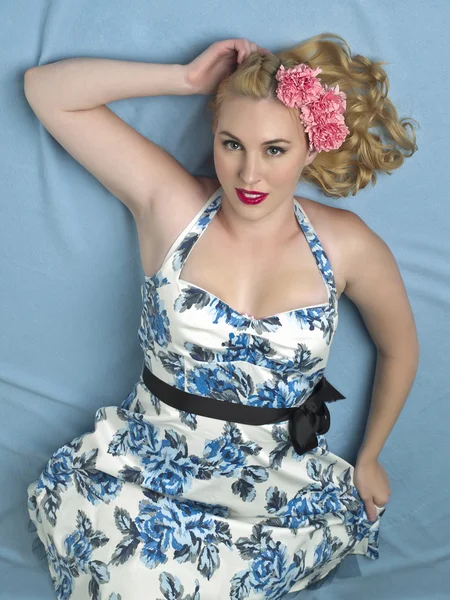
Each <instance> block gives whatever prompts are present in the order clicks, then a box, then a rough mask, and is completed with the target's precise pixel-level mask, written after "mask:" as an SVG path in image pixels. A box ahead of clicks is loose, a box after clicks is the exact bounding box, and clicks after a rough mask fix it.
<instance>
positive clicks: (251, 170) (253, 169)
mask: <svg viewBox="0 0 450 600" xmlns="http://www.w3.org/2000/svg"><path fill="white" fill-rule="evenodd" d="M259 170H260V167H259V162H258V157H257V156H252V155H250V154H247V155H246V156H245V157H243V158H242V164H241V168H240V178H241V179H242V181H245V183H246V184H247V185H254V184H256V183H258V181H260V174H259Z"/></svg>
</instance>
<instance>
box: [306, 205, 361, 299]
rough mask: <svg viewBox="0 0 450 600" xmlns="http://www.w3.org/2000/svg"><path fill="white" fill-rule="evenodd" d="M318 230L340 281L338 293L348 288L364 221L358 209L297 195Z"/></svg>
mask: <svg viewBox="0 0 450 600" xmlns="http://www.w3.org/2000/svg"><path fill="white" fill-rule="evenodd" d="M295 198H296V200H297V201H298V202H299V204H300V205H301V207H302V209H303V211H304V212H305V214H306V216H307V217H308V220H309V221H310V222H311V225H312V226H313V228H314V231H315V232H316V234H317V236H318V238H319V240H320V243H321V244H322V247H323V249H324V250H325V253H326V255H327V257H328V260H329V262H330V265H331V268H332V270H333V274H334V278H335V281H336V288H337V293H338V297H339V296H340V295H341V294H342V293H343V292H344V290H345V288H346V285H347V281H348V274H349V267H350V265H349V262H348V256H349V254H351V242H352V240H353V239H355V235H356V232H357V231H358V235H362V236H364V222H363V221H362V219H360V218H359V217H358V215H356V214H355V213H353V212H351V211H349V210H347V209H344V208H338V207H335V206H327V205H326V204H321V203H320V202H316V201H314V200H309V199H308V198H303V197H298V196H296V197H295Z"/></svg>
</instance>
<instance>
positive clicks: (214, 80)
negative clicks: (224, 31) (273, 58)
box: [184, 38, 271, 94]
mask: <svg viewBox="0 0 450 600" xmlns="http://www.w3.org/2000/svg"><path fill="white" fill-rule="evenodd" d="M252 52H260V53H261V54H266V55H267V54H271V52H270V51H269V50H267V48H261V47H260V46H257V45H256V44H255V42H250V41H249V40H247V39H246V38H242V39H241V38H239V39H232V40H222V41H218V42H214V43H213V44H211V46H209V48H207V49H206V50H205V51H204V52H202V54H200V55H199V56H197V58H195V59H194V60H193V61H192V62H190V63H189V64H187V65H184V67H185V78H186V82H187V84H188V85H189V86H190V88H191V89H192V92H191V93H192V94H212V93H213V92H215V91H216V89H217V88H218V87H219V84H220V82H221V81H222V80H223V79H224V78H225V77H227V76H228V75H231V73H233V71H234V70H235V69H236V67H237V66H238V65H239V64H240V63H242V61H244V60H245V59H246V58H247V57H248V56H249V55H250V54H251V53H252Z"/></svg>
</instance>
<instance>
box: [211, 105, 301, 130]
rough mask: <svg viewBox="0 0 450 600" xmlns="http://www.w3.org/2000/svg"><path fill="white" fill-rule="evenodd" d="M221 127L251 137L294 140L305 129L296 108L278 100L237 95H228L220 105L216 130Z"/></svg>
mask: <svg viewBox="0 0 450 600" xmlns="http://www.w3.org/2000/svg"><path fill="white" fill-rule="evenodd" d="M222 129H226V130H227V131H230V132H231V133H233V134H234V135H237V136H238V137H239V138H241V136H242V137H244V138H246V139H249V140H250V139H252V138H255V139H256V137H258V138H259V137H260V138H264V139H270V138H276V137H284V138H287V139H292V140H294V139H295V137H296V136H298V135H301V134H302V132H303V127H302V124H301V121H300V119H299V118H298V111H297V110H296V109H289V108H287V107H286V106H284V104H282V103H281V102H280V101H278V100H266V99H263V100H255V99H253V98H236V97H232V98H228V99H227V100H226V101H225V102H224V103H223V105H222V107H221V109H220V113H219V115H218V128H217V130H218V131H221V130H222ZM241 139H242V138H241Z"/></svg>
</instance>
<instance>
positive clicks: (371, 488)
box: [353, 458, 391, 521]
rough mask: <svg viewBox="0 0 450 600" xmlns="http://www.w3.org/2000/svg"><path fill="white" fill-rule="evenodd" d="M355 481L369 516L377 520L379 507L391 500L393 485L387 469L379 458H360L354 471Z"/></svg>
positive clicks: (372, 519)
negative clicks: (391, 485) (390, 483)
mask: <svg viewBox="0 0 450 600" xmlns="http://www.w3.org/2000/svg"><path fill="white" fill-rule="evenodd" d="M353 481H354V484H355V487H356V489H357V490H358V493H359V495H360V496H361V499H362V501H363V502H364V507H365V509H366V513H367V516H368V517H369V519H370V520H371V521H375V519H376V515H377V511H376V508H375V505H376V506H378V507H379V508H381V507H383V506H385V504H387V502H388V501H389V496H390V494H391V487H390V485H389V478H388V476H387V473H386V471H385V470H384V468H383V467H382V466H381V465H380V463H379V462H378V460H377V459H364V458H361V459H358V460H357V461H356V466H355V470H354V473H353Z"/></svg>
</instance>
